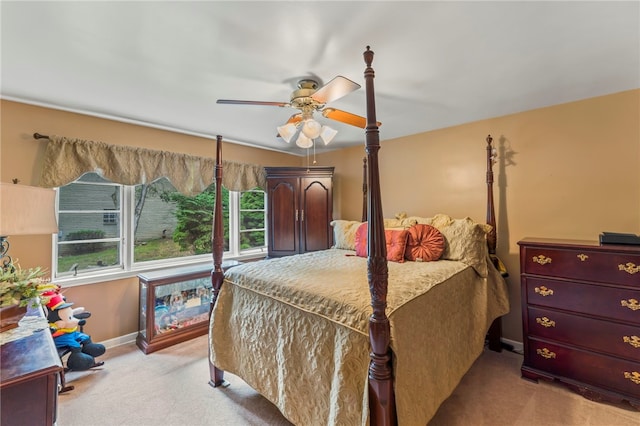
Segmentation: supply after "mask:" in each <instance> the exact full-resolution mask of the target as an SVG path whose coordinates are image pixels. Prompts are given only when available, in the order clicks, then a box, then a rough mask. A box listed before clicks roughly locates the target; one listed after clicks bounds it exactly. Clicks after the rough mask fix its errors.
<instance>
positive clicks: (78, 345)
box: [45, 293, 106, 371]
mask: <svg viewBox="0 0 640 426" xmlns="http://www.w3.org/2000/svg"><path fill="white" fill-rule="evenodd" d="M45 296H46V297H48V298H49V300H48V301H47V309H48V311H49V313H48V315H47V320H48V321H49V329H50V330H51V334H52V336H53V341H54V343H55V344H56V348H58V350H64V349H69V350H71V354H70V355H69V358H68V359H67V368H68V369H69V370H76V371H82V370H88V369H90V368H93V367H98V366H100V365H103V364H104V362H96V360H95V358H96V357H98V356H100V355H102V354H104V353H105V351H106V349H105V347H104V345H101V344H99V343H93V342H92V341H91V337H90V336H89V335H87V334H85V333H83V332H81V331H79V330H78V327H79V326H83V325H84V324H85V323H86V321H85V320H84V319H79V318H77V317H76V316H75V315H80V313H81V311H80V310H78V309H75V310H74V309H73V308H72V306H73V303H69V302H67V301H66V300H65V299H64V297H63V296H62V294H60V293H54V294H48V295H45ZM81 309H82V312H84V308H81Z"/></svg>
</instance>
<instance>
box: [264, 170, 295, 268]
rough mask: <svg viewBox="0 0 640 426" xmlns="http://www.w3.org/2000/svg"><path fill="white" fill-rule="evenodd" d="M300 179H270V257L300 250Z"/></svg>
mask: <svg viewBox="0 0 640 426" xmlns="http://www.w3.org/2000/svg"><path fill="white" fill-rule="evenodd" d="M298 185H299V179H298V178H296V177H293V178H287V177H284V178H280V179H277V180H275V179H270V180H268V184H267V186H268V194H267V200H268V202H267V204H268V206H267V208H268V215H269V216H268V217H269V232H268V234H269V257H274V256H289V255H292V254H297V253H298V252H299V244H300V243H299V242H300V235H299V232H300V227H299V225H298V221H299V217H300V208H299V205H298V198H299V189H298Z"/></svg>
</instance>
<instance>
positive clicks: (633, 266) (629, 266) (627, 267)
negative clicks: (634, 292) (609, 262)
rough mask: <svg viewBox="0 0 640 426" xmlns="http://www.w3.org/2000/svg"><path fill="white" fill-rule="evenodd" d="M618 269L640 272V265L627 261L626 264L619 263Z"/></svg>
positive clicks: (632, 272) (631, 272)
mask: <svg viewBox="0 0 640 426" xmlns="http://www.w3.org/2000/svg"><path fill="white" fill-rule="evenodd" d="M618 269H619V270H620V271H625V272H628V273H630V274H632V275H633V274H636V273H638V272H640V266H636V264H635V263H631V262H629V263H627V264H626V265H623V264H620V265H618Z"/></svg>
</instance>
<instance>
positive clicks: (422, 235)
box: [404, 224, 445, 262]
mask: <svg viewBox="0 0 640 426" xmlns="http://www.w3.org/2000/svg"><path fill="white" fill-rule="evenodd" d="M408 234H409V236H408V238H407V248H406V249H405V252H404V257H405V258H406V259H407V260H411V261H415V262H431V261H432V260H438V259H440V256H442V253H443V252H444V248H445V239H444V237H443V236H442V234H441V233H440V231H438V230H437V229H436V228H434V227H433V226H431V225H426V224H417V225H413V226H412V227H411V228H409V230H408Z"/></svg>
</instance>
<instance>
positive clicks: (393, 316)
mask: <svg viewBox="0 0 640 426" xmlns="http://www.w3.org/2000/svg"><path fill="white" fill-rule="evenodd" d="M353 254H354V252H352V251H348V250H340V249H330V250H325V251H320V252H313V253H306V254H303V255H298V256H290V257H284V258H279V259H271V260H265V261H260V262H252V263H247V264H244V265H241V266H237V267H235V268H232V269H230V270H229V271H227V274H226V279H225V283H224V284H223V286H222V290H221V292H220V295H219V298H218V301H217V303H216V306H215V309H214V312H213V315H212V317H211V328H210V333H209V339H210V345H211V361H212V362H213V363H214V364H215V365H216V366H218V367H219V368H221V369H223V370H225V371H229V372H231V373H234V374H236V375H238V376H239V377H241V378H242V379H243V380H245V381H246V382H247V383H248V384H249V385H250V386H252V387H253V388H254V389H256V390H257V391H258V392H259V393H261V394H262V395H264V396H265V397H266V398H267V399H269V400H270V401H272V402H273V403H274V404H275V405H276V406H277V407H278V408H279V409H280V411H281V412H282V413H283V414H284V416H285V417H287V418H288V419H289V420H290V421H291V422H293V423H294V424H297V425H301V426H302V425H304V426H307V425H359V424H364V425H366V424H368V399H367V374H368V365H369V336H368V319H369V316H370V314H371V307H370V295H369V287H368V283H367V265H366V259H365V258H360V257H356V256H353ZM387 303H388V309H387V315H388V316H389V319H390V323H391V347H392V349H393V352H394V371H395V382H394V385H395V389H396V405H397V411H398V421H399V424H400V425H401V426H404V425H425V424H426V423H427V422H428V421H429V419H430V418H431V417H432V416H433V415H434V414H435V412H436V410H437V408H438V406H439V405H440V404H441V402H442V401H444V399H446V398H447V397H448V396H449V395H450V394H451V392H452V391H453V389H454V388H455V387H456V386H457V384H458V382H459V381H460V379H461V378H462V376H463V375H464V374H465V373H466V371H467V370H468V369H469V368H470V367H471V364H472V363H473V362H474V361H475V359H476V358H477V357H478V356H479V355H480V353H481V351H482V350H483V345H484V338H485V335H486V331H487V329H488V327H489V325H490V324H491V322H492V320H493V319H494V318H496V317H498V316H500V315H503V314H505V313H507V312H508V296H507V290H506V284H505V282H504V280H503V279H502V278H501V277H500V276H499V274H498V273H497V271H495V269H494V268H490V273H489V276H488V278H481V277H480V276H478V274H476V272H475V271H474V270H473V269H472V268H470V267H468V266H466V265H464V264H463V263H460V262H454V261H438V262H425V263H420V262H405V263H393V262H389V291H388V296H387Z"/></svg>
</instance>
